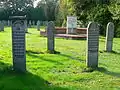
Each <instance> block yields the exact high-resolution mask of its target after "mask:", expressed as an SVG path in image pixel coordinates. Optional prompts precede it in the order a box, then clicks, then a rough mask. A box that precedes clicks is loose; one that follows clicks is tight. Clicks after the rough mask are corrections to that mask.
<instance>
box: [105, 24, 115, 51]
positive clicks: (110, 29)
mask: <svg viewBox="0 0 120 90" xmlns="http://www.w3.org/2000/svg"><path fill="white" fill-rule="evenodd" d="M113 38H114V24H113V23H112V22H109V23H108V24H107V30H106V46H105V49H106V51H107V52H111V51H112V46H113Z"/></svg>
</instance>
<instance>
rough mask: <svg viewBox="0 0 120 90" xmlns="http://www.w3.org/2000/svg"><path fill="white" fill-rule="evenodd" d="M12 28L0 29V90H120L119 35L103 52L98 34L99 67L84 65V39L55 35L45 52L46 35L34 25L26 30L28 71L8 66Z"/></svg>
mask: <svg viewBox="0 0 120 90" xmlns="http://www.w3.org/2000/svg"><path fill="white" fill-rule="evenodd" d="M11 43H12V42H11V28H8V27H6V28H5V32H0V90H120V38H115V39H114V45H113V50H114V52H112V53H106V52H104V44H105V38H104V37H100V45H99V46H100V51H99V69H98V70H95V71H93V72H82V71H83V69H84V68H85V67H86V63H85V59H86V40H66V39H60V38H57V39H56V40H55V50H56V51H59V52H60V54H47V53H45V52H46V50H47V39H46V38H45V37H40V35H39V31H37V30H36V29H35V28H31V29H29V33H28V34H26V51H27V53H26V58H27V71H28V72H27V73H26V74H20V73H15V72H13V71H12V70H11V66H12V49H11V46H12V45H11Z"/></svg>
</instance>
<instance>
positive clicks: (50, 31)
mask: <svg viewBox="0 0 120 90" xmlns="http://www.w3.org/2000/svg"><path fill="white" fill-rule="evenodd" d="M54 34H55V25H54V22H52V21H50V22H48V25H47V48H48V52H50V53H54V51H55V50H54Z"/></svg>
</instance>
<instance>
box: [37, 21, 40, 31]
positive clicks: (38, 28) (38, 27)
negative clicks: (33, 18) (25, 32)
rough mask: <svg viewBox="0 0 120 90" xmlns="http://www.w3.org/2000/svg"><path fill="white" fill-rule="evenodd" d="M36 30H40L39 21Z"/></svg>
mask: <svg viewBox="0 0 120 90" xmlns="http://www.w3.org/2000/svg"><path fill="white" fill-rule="evenodd" d="M37 30H38V31H40V21H39V20H38V21H37Z"/></svg>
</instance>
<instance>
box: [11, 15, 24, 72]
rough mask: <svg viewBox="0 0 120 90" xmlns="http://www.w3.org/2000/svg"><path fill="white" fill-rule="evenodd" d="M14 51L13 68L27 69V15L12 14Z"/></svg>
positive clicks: (16, 69) (18, 69) (17, 69)
mask: <svg viewBox="0 0 120 90" xmlns="http://www.w3.org/2000/svg"><path fill="white" fill-rule="evenodd" d="M10 19H12V53H13V69H14V70H15V71H20V72H25V71H26V49H25V24H24V22H25V17H24V16H12V17H10Z"/></svg>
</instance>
